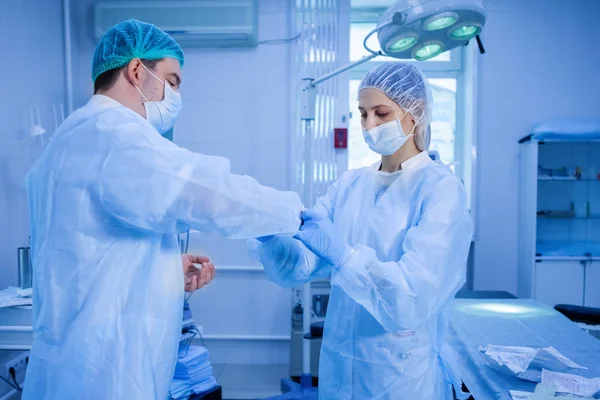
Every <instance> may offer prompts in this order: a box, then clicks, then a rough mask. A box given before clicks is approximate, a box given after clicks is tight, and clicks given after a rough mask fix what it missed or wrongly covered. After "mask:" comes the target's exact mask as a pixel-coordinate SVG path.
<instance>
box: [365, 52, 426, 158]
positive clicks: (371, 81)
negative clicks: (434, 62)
mask: <svg viewBox="0 0 600 400" xmlns="http://www.w3.org/2000/svg"><path fill="white" fill-rule="evenodd" d="M366 88H374V89H377V90H379V91H381V92H382V93H383V94H385V95H386V96H387V97H389V98H390V99H391V100H393V101H394V102H396V104H398V105H399V106H400V107H402V109H403V110H404V111H406V112H409V113H410V114H411V115H412V116H413V118H414V119H415V143H416V145H417V148H418V149H419V150H421V151H425V150H428V149H429V143H430V141H431V129H430V127H429V124H431V117H432V115H431V114H432V108H433V97H432V95H431V88H430V86H429V82H428V81H427V78H425V76H423V74H422V73H421V71H419V70H418V69H417V67H415V66H413V65H410V64H404V63H401V62H387V63H384V64H382V65H380V66H378V67H376V68H374V69H372V70H371V71H369V72H368V73H367V75H366V76H365V77H364V78H363V80H362V81H361V83H360V85H359V87H358V91H359V92H360V91H361V90H362V89H366Z"/></svg>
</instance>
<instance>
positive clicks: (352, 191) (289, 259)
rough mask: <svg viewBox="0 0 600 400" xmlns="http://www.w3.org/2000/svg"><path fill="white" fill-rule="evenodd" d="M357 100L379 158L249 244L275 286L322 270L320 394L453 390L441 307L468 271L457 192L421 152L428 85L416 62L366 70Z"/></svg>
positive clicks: (333, 399) (442, 399)
mask: <svg viewBox="0 0 600 400" xmlns="http://www.w3.org/2000/svg"><path fill="white" fill-rule="evenodd" d="M359 106H360V109H359V111H360V113H361V121H362V125H363V135H364V137H365V141H366V142H367V144H368V145H369V147H370V148H371V149H372V150H373V151H375V152H377V153H379V154H381V156H382V158H381V162H378V163H377V164H375V165H373V166H370V167H366V168H362V169H359V170H352V171H348V172H346V173H344V174H343V175H342V176H341V177H340V179H339V180H338V181H337V182H335V183H334V184H333V185H331V186H330V187H329V190H328V191H327V194H326V195H325V196H323V197H321V198H319V199H318V200H317V203H316V206H315V207H314V209H312V210H309V211H306V212H304V213H303V222H304V224H303V226H302V228H301V229H300V232H299V233H298V234H297V235H296V237H295V238H289V237H280V236H274V237H265V238H259V240H254V241H252V242H250V244H249V246H250V250H251V252H252V253H253V254H254V256H255V257H256V258H257V259H258V260H259V261H260V262H261V263H262V264H263V265H264V267H265V271H266V273H267V275H268V276H269V278H270V279H271V280H273V281H275V282H277V283H279V284H281V285H284V286H296V285H300V284H302V283H305V282H308V281H309V280H311V279H313V278H316V277H323V276H326V275H329V274H331V295H330V301H329V306H328V310H327V316H326V320H325V329H324V335H323V336H324V337H323V344H322V348H321V359H320V366H319V397H320V398H321V399H324V400H366V399H378V400H416V399H418V400H451V399H452V389H451V385H450V383H454V384H458V383H459V382H458V381H457V380H456V379H453V374H452V371H451V370H450V369H449V368H447V366H448V362H447V361H448V357H450V356H452V355H451V353H450V351H449V348H448V347H447V346H445V344H444V336H445V330H446V323H445V318H444V311H445V310H446V309H447V308H448V306H449V303H450V302H451V300H452V298H453V297H454V295H455V294H456V292H457V291H458V289H459V288H460V287H461V286H462V285H463V284H464V281H465V274H466V273H465V272H466V261H467V255H468V250H469V246H470V242H471V238H472V233H473V227H472V221H471V217H470V215H469V211H468V209H467V206H466V196H465V190H464V188H463V185H462V183H461V182H460V180H459V179H458V178H456V177H455V176H454V175H453V174H452V171H451V170H450V169H449V168H447V167H446V166H444V165H441V164H437V163H434V162H433V161H432V160H431V159H430V158H429V155H428V153H427V148H428V147H429V142H430V132H431V131H430V129H429V124H430V122H431V107H432V98H431V91H430V88H429V84H428V82H427V80H426V79H425V78H424V77H423V76H422V74H421V73H420V72H419V71H418V70H417V69H416V68H415V67H414V66H412V65H407V64H403V63H398V62H393V63H389V64H383V65H382V66H380V67H377V68H376V69H374V70H373V71H370V72H369V73H368V74H367V75H366V77H365V78H364V79H363V81H362V83H361V85H360V87H359ZM457 386H458V385H456V386H455V387H457Z"/></svg>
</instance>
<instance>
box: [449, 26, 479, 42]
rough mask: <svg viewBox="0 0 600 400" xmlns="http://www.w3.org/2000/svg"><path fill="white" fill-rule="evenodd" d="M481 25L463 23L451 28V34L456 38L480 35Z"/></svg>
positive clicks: (464, 38) (461, 38) (462, 38)
mask: <svg viewBox="0 0 600 400" xmlns="http://www.w3.org/2000/svg"><path fill="white" fill-rule="evenodd" d="M479 32H481V27H480V26H478V25H477V24H475V23H461V24H458V25H456V27H454V28H452V29H450V32H449V35H450V37H451V38H452V39H454V40H469V39H472V38H474V37H475V36H477V35H479Z"/></svg>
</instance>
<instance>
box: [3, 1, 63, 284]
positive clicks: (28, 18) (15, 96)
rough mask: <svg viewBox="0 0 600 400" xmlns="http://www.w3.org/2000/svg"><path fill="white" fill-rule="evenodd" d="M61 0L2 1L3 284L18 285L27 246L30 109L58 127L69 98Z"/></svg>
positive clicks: (32, 144) (36, 150)
mask: <svg viewBox="0 0 600 400" xmlns="http://www.w3.org/2000/svg"><path fill="white" fill-rule="evenodd" d="M61 3H62V2H61V1H60V0H20V1H2V2H1V4H0V37H2V38H3V39H2V40H1V41H0V54H1V56H0V58H1V59H0V76H1V77H2V84H1V86H0V121H2V123H0V288H5V287H6V286H9V285H12V286H16V285H17V247H20V246H27V245H28V236H29V218H28V207H27V202H26V197H25V192H24V190H23V189H22V182H23V178H24V177H25V174H26V173H27V171H28V169H29V167H30V166H31V164H32V163H33V162H34V161H35V160H36V159H37V157H39V155H40V153H41V151H42V146H41V145H40V143H39V142H37V141H34V140H33V139H32V138H31V137H29V128H30V125H29V107H30V106H31V105H33V106H35V105H38V106H39V107H40V114H41V115H40V116H41V119H42V124H43V126H44V127H45V128H46V129H47V130H48V131H50V132H52V131H53V130H54V117H53V112H52V106H53V105H59V104H60V103H64V102H65V91H64V77H65V74H64V64H63V58H64V57H63V54H64V53H63V38H62V29H63V28H62V8H61Z"/></svg>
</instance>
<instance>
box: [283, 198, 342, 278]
mask: <svg viewBox="0 0 600 400" xmlns="http://www.w3.org/2000/svg"><path fill="white" fill-rule="evenodd" d="M302 221H303V222H304V223H303V225H302V226H301V227H300V232H299V233H297V234H296V236H294V237H295V238H296V239H298V240H300V241H301V242H302V243H304V245H305V246H306V247H307V248H308V249H309V250H310V251H312V252H313V253H315V254H316V255H317V256H319V257H320V258H321V259H323V260H325V261H327V262H328V263H330V264H331V265H333V266H334V267H335V268H339V267H340V266H341V265H342V263H343V262H344V261H345V260H346V258H347V257H348V256H349V255H350V253H352V248H351V247H350V246H348V244H347V243H346V241H345V240H344V239H343V238H342V235H341V234H339V233H338V232H337V230H336V228H335V226H334V225H333V223H332V222H331V220H330V219H329V218H328V217H327V216H326V215H323V214H321V213H319V212H317V211H314V210H307V211H304V212H303V213H302Z"/></svg>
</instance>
